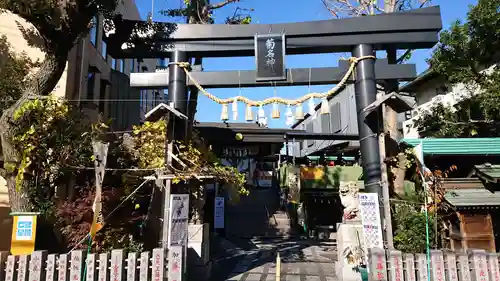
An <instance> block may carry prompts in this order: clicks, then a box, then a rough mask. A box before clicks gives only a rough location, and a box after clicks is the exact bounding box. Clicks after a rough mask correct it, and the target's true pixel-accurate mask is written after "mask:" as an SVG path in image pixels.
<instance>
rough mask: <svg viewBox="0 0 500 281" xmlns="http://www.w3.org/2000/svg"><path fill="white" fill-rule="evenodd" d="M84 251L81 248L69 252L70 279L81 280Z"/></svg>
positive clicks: (73, 280) (71, 280)
mask: <svg viewBox="0 0 500 281" xmlns="http://www.w3.org/2000/svg"><path fill="white" fill-rule="evenodd" d="M84 260H85V253H84V252H83V250H74V251H72V252H71V259H70V269H69V278H70V281H81V280H82V277H83V276H82V274H83V261H84Z"/></svg>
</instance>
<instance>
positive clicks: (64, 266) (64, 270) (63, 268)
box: [57, 254, 68, 281]
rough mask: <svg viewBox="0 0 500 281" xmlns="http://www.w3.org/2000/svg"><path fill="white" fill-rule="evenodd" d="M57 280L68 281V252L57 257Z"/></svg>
mask: <svg viewBox="0 0 500 281" xmlns="http://www.w3.org/2000/svg"><path fill="white" fill-rule="evenodd" d="M57 281H68V254H60V255H59V258H58V259H57Z"/></svg>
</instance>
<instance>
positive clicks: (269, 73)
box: [255, 34, 286, 81]
mask: <svg viewBox="0 0 500 281" xmlns="http://www.w3.org/2000/svg"><path fill="white" fill-rule="evenodd" d="M285 54H286V42H285V35H284V34H260V35H255V64H256V68H257V73H256V80H257V81H279V80H286V72H285Z"/></svg>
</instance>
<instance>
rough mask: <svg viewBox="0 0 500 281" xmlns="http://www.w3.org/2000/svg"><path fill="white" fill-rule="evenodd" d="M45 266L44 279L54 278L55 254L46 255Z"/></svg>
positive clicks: (53, 280)
mask: <svg viewBox="0 0 500 281" xmlns="http://www.w3.org/2000/svg"><path fill="white" fill-rule="evenodd" d="M46 264H47V266H46V267H45V281H55V280H56V277H57V276H56V255H54V254H50V255H47V261H46Z"/></svg>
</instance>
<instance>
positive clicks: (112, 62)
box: [111, 59, 116, 70]
mask: <svg viewBox="0 0 500 281" xmlns="http://www.w3.org/2000/svg"><path fill="white" fill-rule="evenodd" d="M111 68H112V69H114V70H116V60H115V59H111Z"/></svg>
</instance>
